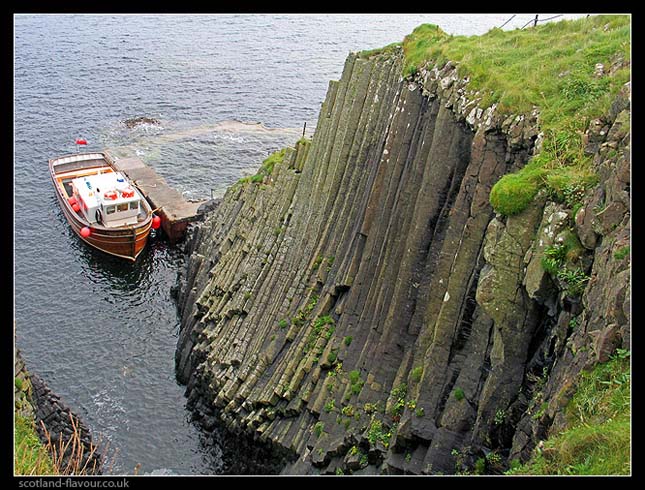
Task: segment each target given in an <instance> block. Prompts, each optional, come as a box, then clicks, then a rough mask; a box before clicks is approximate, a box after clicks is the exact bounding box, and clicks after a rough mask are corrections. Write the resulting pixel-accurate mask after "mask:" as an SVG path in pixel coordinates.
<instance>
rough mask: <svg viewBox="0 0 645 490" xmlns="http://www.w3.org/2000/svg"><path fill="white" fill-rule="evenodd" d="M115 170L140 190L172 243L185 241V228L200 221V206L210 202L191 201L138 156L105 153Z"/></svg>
mask: <svg viewBox="0 0 645 490" xmlns="http://www.w3.org/2000/svg"><path fill="white" fill-rule="evenodd" d="M105 154H106V157H107V158H108V159H109V160H110V161H111V162H112V163H113V165H114V167H115V168H116V169H117V170H118V171H120V172H123V173H124V174H125V175H126V176H127V177H128V178H129V179H130V180H131V181H132V182H133V183H134V184H135V185H136V186H137V188H138V189H139V190H140V191H141V193H142V194H143V196H144V197H145V198H146V199H147V200H148V202H149V203H150V205H151V206H152V209H154V210H155V213H156V214H157V215H158V216H160V217H161V228H162V229H163V231H164V232H165V234H166V236H167V237H168V240H169V241H170V243H171V244H175V243H177V242H178V241H180V240H182V239H183V238H184V235H185V233H186V228H187V227H188V225H189V224H190V223H191V222H192V221H196V220H197V219H199V218H200V216H201V214H200V213H199V212H198V209H199V207H200V206H201V205H202V204H204V203H205V202H207V200H202V201H197V202H192V201H187V200H186V199H184V196H182V195H181V193H180V192H179V191H177V190H176V189H173V188H172V187H170V186H169V185H168V183H167V182H166V181H165V179H164V178H163V177H161V176H160V175H159V174H157V173H156V172H155V171H154V170H153V169H152V168H150V167H148V166H147V165H146V164H145V163H144V162H143V161H141V160H140V159H138V158H136V157H123V158H119V157H116V156H114V155H112V154H110V152H109V151H108V152H105Z"/></svg>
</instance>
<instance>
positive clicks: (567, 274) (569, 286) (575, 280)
mask: <svg viewBox="0 0 645 490" xmlns="http://www.w3.org/2000/svg"><path fill="white" fill-rule="evenodd" d="M558 279H560V280H561V281H562V282H564V283H565V284H566V293H567V295H568V296H571V297H576V296H580V295H581V294H582V293H583V292H584V290H585V287H586V284H587V282H588V281H589V276H588V275H587V274H585V273H584V271H583V270H582V269H579V268H578V269H574V270H568V269H563V270H560V271H559V272H558Z"/></svg>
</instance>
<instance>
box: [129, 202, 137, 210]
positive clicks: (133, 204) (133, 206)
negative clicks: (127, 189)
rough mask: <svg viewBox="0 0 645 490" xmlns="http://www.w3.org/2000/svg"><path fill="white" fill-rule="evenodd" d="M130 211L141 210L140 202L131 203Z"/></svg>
mask: <svg viewBox="0 0 645 490" xmlns="http://www.w3.org/2000/svg"><path fill="white" fill-rule="evenodd" d="M130 209H139V201H132V202H131V203H130Z"/></svg>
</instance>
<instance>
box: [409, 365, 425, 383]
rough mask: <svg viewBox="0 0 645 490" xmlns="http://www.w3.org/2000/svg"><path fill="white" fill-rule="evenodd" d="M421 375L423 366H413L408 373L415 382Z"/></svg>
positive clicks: (419, 379)
mask: <svg viewBox="0 0 645 490" xmlns="http://www.w3.org/2000/svg"><path fill="white" fill-rule="evenodd" d="M422 376H423V366H417V367H415V368H414V369H413V370H412V372H411V373H410V378H411V379H412V381H414V382H415V383H418V382H419V381H421V377H422Z"/></svg>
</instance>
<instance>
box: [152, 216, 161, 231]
mask: <svg viewBox="0 0 645 490" xmlns="http://www.w3.org/2000/svg"><path fill="white" fill-rule="evenodd" d="M160 226H161V218H160V217H159V216H153V217H152V229H153V230H156V229H157V228H159V227H160Z"/></svg>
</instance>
